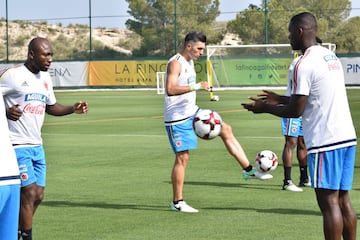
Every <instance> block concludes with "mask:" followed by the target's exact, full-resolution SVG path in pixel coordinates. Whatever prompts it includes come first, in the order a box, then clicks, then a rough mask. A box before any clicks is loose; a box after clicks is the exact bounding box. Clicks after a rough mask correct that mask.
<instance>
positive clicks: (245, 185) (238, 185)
mask: <svg viewBox="0 0 360 240" xmlns="http://www.w3.org/2000/svg"><path fill="white" fill-rule="evenodd" d="M250 181H256V182H257V183H258V184H254V183H253V184H251V183H224V182H198V181H185V185H193V186H212V187H226V188H249V189H263V190H274V188H276V189H277V190H278V189H280V188H281V185H280V184H269V182H268V181H269V180H268V181H261V180H250ZM265 182H266V184H264V183H265ZM168 183H170V184H171V182H168Z"/></svg>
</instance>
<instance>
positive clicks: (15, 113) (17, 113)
mask: <svg viewBox="0 0 360 240" xmlns="http://www.w3.org/2000/svg"><path fill="white" fill-rule="evenodd" d="M19 106H20V104H15V105H13V106H11V107H9V108H7V109H6V117H7V118H8V119H10V120H12V121H17V120H19V118H20V117H21V115H22V111H21V110H20V108H19Z"/></svg>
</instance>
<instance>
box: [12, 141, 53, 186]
mask: <svg viewBox="0 0 360 240" xmlns="http://www.w3.org/2000/svg"><path fill="white" fill-rule="evenodd" d="M15 152H16V158H17V160H18V164H19V170H20V178H21V187H25V186H28V185H30V184H32V183H36V184H37V185H38V186H41V187H45V183H46V162H45V153H44V148H43V146H33V147H19V148H15Z"/></svg>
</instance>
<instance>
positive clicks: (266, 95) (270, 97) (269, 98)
mask: <svg viewBox="0 0 360 240" xmlns="http://www.w3.org/2000/svg"><path fill="white" fill-rule="evenodd" d="M257 96H258V97H260V99H262V100H263V101H264V102H266V103H268V104H272V105H277V104H279V102H280V100H279V98H280V96H279V95H278V94H276V93H274V92H273V91H269V90H263V91H262V93H259V94H258V95H257Z"/></svg>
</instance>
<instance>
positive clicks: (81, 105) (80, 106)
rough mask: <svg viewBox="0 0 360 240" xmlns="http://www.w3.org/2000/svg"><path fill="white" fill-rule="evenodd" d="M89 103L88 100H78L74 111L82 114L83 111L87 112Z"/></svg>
mask: <svg viewBox="0 0 360 240" xmlns="http://www.w3.org/2000/svg"><path fill="white" fill-rule="evenodd" d="M88 107H89V105H88V103H87V102H83V101H80V102H77V103H75V104H74V113H77V114H81V113H87V112H88V110H89V108H88Z"/></svg>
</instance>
